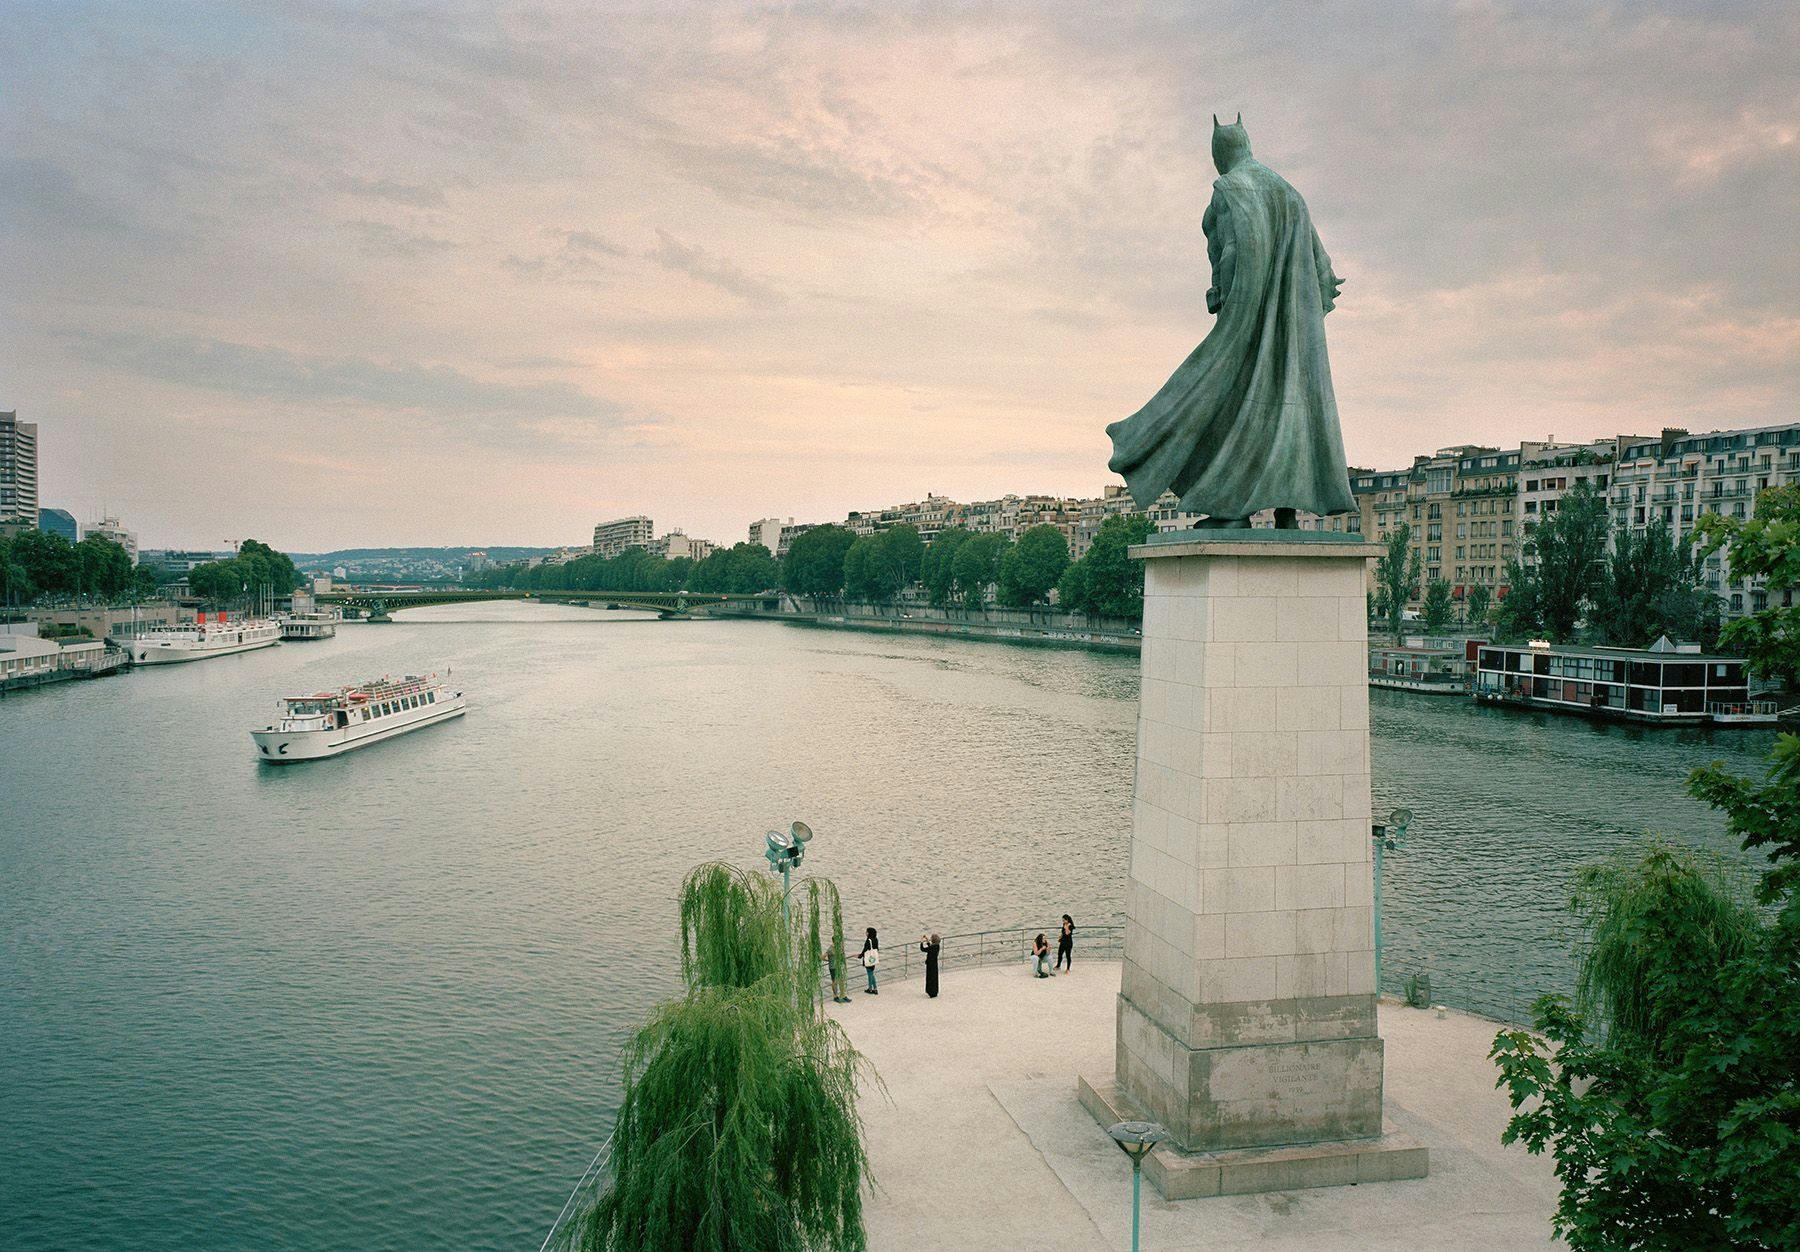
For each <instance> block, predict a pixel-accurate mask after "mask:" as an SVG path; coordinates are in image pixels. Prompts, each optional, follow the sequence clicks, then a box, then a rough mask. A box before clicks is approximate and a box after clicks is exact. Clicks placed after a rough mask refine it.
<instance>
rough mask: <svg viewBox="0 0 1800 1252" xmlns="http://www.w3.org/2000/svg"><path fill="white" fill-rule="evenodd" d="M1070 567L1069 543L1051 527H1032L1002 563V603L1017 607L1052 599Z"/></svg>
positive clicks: (998, 596) (1020, 538)
mask: <svg viewBox="0 0 1800 1252" xmlns="http://www.w3.org/2000/svg"><path fill="white" fill-rule="evenodd" d="M1068 568H1069V541H1068V539H1066V538H1065V537H1064V536H1063V533H1062V531H1061V530H1060V529H1058V528H1057V527H1055V526H1051V525H1048V524H1046V525H1040V526H1032V527H1029V528H1028V529H1027V530H1026V531H1025V533H1024V534H1022V535H1020V536H1019V541H1018V542H1017V543H1015V544H1014V545H1013V546H1012V547H1010V548H1008V549H1007V550H1006V555H1005V556H1004V557H1002V558H1001V560H1000V576H999V584H1000V585H999V591H998V595H997V598H998V599H999V601H1000V603H1002V604H1007V605H1011V606H1013V607H1015V608H1024V607H1027V606H1029V605H1033V604H1039V603H1042V602H1044V601H1046V600H1048V599H1049V598H1050V592H1051V591H1052V590H1054V589H1055V587H1056V585H1057V580H1058V579H1060V578H1061V577H1062V576H1063V571H1064V570H1066V569H1068Z"/></svg>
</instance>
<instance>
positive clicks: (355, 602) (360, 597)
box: [313, 587, 743, 618]
mask: <svg viewBox="0 0 1800 1252" xmlns="http://www.w3.org/2000/svg"><path fill="white" fill-rule="evenodd" d="M740 598H743V597H736V596H722V595H711V594H705V593H701V592H694V591H482V590H475V589H466V588H461V587H447V588H444V589H442V590H422V591H383V590H368V591H357V590H352V589H348V588H346V589H344V590H341V591H339V590H333V591H321V592H318V593H317V594H315V595H314V596H313V599H314V600H315V601H317V602H318V603H320V604H334V605H338V606H340V607H342V608H349V609H363V610H365V611H367V612H368V613H369V614H370V615H371V616H372V617H382V616H385V615H386V614H389V613H395V612H398V611H399V610H401V609H417V608H424V607H425V606H427V605H432V604H476V603H479V602H481V601H484V600H541V601H543V602H545V603H546V604H575V605H580V606H582V607H583V608H596V609H637V610H640V611H642V612H646V613H657V614H660V615H661V616H663V617H666V618H674V617H686V616H688V615H689V614H690V613H693V612H695V611H701V610H705V609H707V608H711V607H712V606H714V605H719V604H724V603H726V602H727V601H731V600H734V599H740Z"/></svg>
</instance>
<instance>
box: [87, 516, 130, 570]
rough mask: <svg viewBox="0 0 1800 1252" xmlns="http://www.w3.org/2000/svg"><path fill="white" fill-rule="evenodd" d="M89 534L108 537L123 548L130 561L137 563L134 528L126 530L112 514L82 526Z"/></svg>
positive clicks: (103, 537)
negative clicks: (89, 524)
mask: <svg viewBox="0 0 1800 1252" xmlns="http://www.w3.org/2000/svg"><path fill="white" fill-rule="evenodd" d="M84 529H85V530H86V532H87V533H88V534H90V535H99V536H100V537H101V538H102V539H110V540H112V541H113V542H114V543H116V544H118V545H119V546H120V547H121V548H123V549H125V553H126V555H127V556H129V557H130V558H131V563H132V564H133V565H136V564H137V563H138V537H137V532H136V531H134V530H126V529H125V524H124V523H123V522H121V521H120V520H119V519H118V518H116V517H114V516H113V515H112V514H110V513H109V514H107V515H106V516H105V517H103V518H101V519H100V520H99V521H97V522H95V523H94V524H93V525H91V526H88V527H85V528H84Z"/></svg>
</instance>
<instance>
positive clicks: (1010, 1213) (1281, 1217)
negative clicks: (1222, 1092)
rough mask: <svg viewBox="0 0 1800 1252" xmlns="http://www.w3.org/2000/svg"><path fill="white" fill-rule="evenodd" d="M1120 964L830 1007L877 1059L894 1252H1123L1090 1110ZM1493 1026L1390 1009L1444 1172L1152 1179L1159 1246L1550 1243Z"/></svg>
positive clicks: (1408, 1111) (1403, 1063)
mask: <svg viewBox="0 0 1800 1252" xmlns="http://www.w3.org/2000/svg"><path fill="white" fill-rule="evenodd" d="M1118 989H1119V966H1118V965H1117V964H1115V963H1092V964H1089V963H1082V964H1078V965H1077V966H1076V967H1075V970H1074V972H1073V973H1072V974H1065V975H1062V976H1061V977H1058V978H1055V979H1051V980H1048V981H1042V980H1039V979H1036V978H1033V977H1032V975H1031V972H1030V970H1029V969H1028V967H1027V966H1026V963H1025V961H1024V959H1023V958H1021V959H1020V960H1019V962H1018V963H1017V964H1016V965H1008V966H997V967H992V968H987V969H974V970H965V971H952V972H947V973H945V975H944V979H943V993H942V995H940V996H939V998H938V999H936V1000H928V999H926V998H925V990H924V984H923V983H922V982H920V981H918V980H913V981H909V982H903V983H889V984H888V985H886V986H884V987H883V988H882V991H881V994H880V995H879V996H868V995H864V994H863V993H862V992H861V991H853V992H852V993H851V995H852V999H853V1003H851V1004H847V1005H835V1006H828V1007H830V1008H831V1009H832V1012H833V1015H834V1016H836V1017H837V1018H838V1020H840V1021H842V1022H843V1023H844V1025H845V1027H846V1028H847V1029H848V1031H849V1033H850V1037H851V1039H852V1041H854V1043H855V1044H856V1046H857V1047H858V1048H859V1049H861V1050H862V1051H863V1053H864V1054H865V1055H867V1056H868V1058H869V1059H870V1060H871V1061H872V1062H873V1063H874V1065H875V1067H876V1069H877V1070H878V1071H879V1073H880V1076H881V1079H882V1082H883V1084H884V1085H885V1088H886V1090H885V1094H884V1093H883V1092H882V1091H880V1090H868V1091H865V1092H864V1093H863V1097H862V1113H863V1117H864V1119H865V1121H866V1123H867V1127H868V1135H869V1150H870V1155H871V1156H872V1158H873V1161H874V1168H875V1185H876V1189H875V1192H874V1194H873V1196H872V1197H871V1198H870V1201H869V1206H868V1230H869V1239H870V1245H871V1246H872V1247H874V1248H876V1249H883V1250H885V1249H896V1250H898V1249H926V1248H944V1249H975V1248H980V1249H989V1248H991V1249H1013V1248H1018V1249H1029V1250H1031V1252H1039V1250H1044V1252H1048V1250H1052V1249H1071V1250H1072V1249H1082V1250H1084V1252H1085V1250H1087V1249H1125V1248H1128V1247H1129V1246H1130V1241H1131V1167H1130V1164H1129V1163H1128V1162H1127V1160H1126V1158H1125V1156H1124V1154H1123V1153H1122V1152H1120V1151H1119V1150H1118V1148H1117V1147H1116V1146H1114V1145H1113V1143H1112V1141H1111V1140H1110V1139H1109V1138H1107V1136H1106V1133H1105V1132H1104V1131H1103V1130H1102V1129H1101V1128H1100V1127H1099V1126H1098V1125H1096V1124H1095V1122H1094V1121H1093V1119H1092V1118H1091V1117H1089V1116H1088V1114H1087V1113H1086V1112H1085V1111H1084V1110H1083V1109H1082V1108H1081V1106H1080V1104H1078V1103H1077V1101H1076V1097H1075V1076H1076V1075H1077V1074H1078V1073H1087V1074H1092V1075H1100V1076H1110V1075H1111V1073H1112V1064H1113V1055H1112V1053H1113V1004H1114V997H1115V996H1116V995H1117V993H1118ZM1496 1029H1497V1027H1496V1026H1495V1024H1494V1023H1493V1022H1490V1021H1487V1020H1485V1019H1483V1018H1478V1017H1472V1016H1469V1015H1467V1014H1463V1013H1454V1012H1453V1013H1451V1014H1450V1015H1449V1016H1448V1018H1447V1019H1446V1020H1444V1021H1438V1020H1437V1019H1436V1017H1435V1016H1434V1015H1433V1014H1431V1013H1429V1012H1421V1011H1418V1010H1414V1009H1409V1008H1405V1007H1402V1006H1397V1005H1388V1004H1384V1005H1383V1006H1382V1008H1381V1033H1382V1035H1383V1036H1384V1037H1385V1038H1386V1040H1387V1117H1388V1120H1389V1121H1390V1122H1392V1123H1394V1125H1395V1126H1397V1127H1398V1128H1399V1129H1401V1130H1404V1131H1406V1132H1408V1133H1410V1134H1412V1135H1413V1136H1415V1137H1416V1138H1418V1139H1419V1140H1421V1141H1422V1142H1424V1143H1425V1144H1426V1145H1427V1146H1428V1147H1429V1148H1430V1149H1431V1176H1430V1177H1429V1178H1425V1179H1420V1180H1418V1181H1415V1182H1392V1183H1371V1184H1366V1185H1364V1186H1360V1187H1331V1188H1320V1189H1315V1190H1307V1191H1291V1192H1279V1193H1272V1194H1267V1195H1253V1196H1227V1197H1221V1198H1217V1199H1209V1200H1183V1201H1180V1202H1178V1203H1169V1202H1167V1201H1165V1200H1163V1199H1162V1198H1161V1197H1160V1196H1158V1195H1157V1194H1156V1193H1155V1191H1154V1189H1153V1188H1151V1187H1150V1186H1149V1185H1148V1183H1146V1184H1145V1187H1144V1219H1143V1220H1144V1232H1143V1246H1144V1248H1145V1249H1146V1250H1147V1252H1148V1250H1150V1249H1174V1248H1202V1247H1204V1248H1209V1249H1214V1248H1237V1247H1248V1246H1256V1247H1259V1248H1263V1247H1274V1248H1283V1249H1289V1248H1292V1249H1299V1248H1317V1249H1327V1248H1329V1249H1338V1248H1357V1249H1376V1248H1381V1249H1388V1248H1391V1249H1409V1250H1422V1249H1439V1248H1442V1249H1451V1248H1471V1249H1474V1248H1479V1249H1491V1248H1508V1249H1511V1248H1544V1247H1555V1246H1558V1245H1557V1244H1556V1243H1555V1241H1553V1240H1552V1239H1551V1238H1550V1214H1551V1212H1552V1210H1553V1209H1554V1208H1555V1205H1556V1180H1555V1177H1554V1175H1553V1174H1552V1172H1551V1163H1550V1161H1549V1160H1548V1158H1534V1157H1532V1156H1530V1155H1528V1154H1527V1153H1526V1152H1525V1151H1524V1149H1522V1148H1516V1147H1515V1148H1502V1147H1501V1146H1500V1132H1501V1130H1502V1128H1503V1127H1504V1126H1505V1123H1506V1119H1507V1116H1508V1114H1509V1110H1508V1108H1507V1104H1506V1099H1505V1097H1504V1096H1503V1095H1502V1094H1501V1093H1500V1092H1498V1091H1496V1090H1495V1089H1494V1077H1495V1071H1494V1068H1493V1066H1492V1065H1491V1064H1490V1063H1489V1062H1488V1060H1487V1059H1486V1057H1487V1051H1488V1048H1489V1046H1490V1045H1491V1044H1492V1043H1493V1038H1494V1032H1495V1031H1496Z"/></svg>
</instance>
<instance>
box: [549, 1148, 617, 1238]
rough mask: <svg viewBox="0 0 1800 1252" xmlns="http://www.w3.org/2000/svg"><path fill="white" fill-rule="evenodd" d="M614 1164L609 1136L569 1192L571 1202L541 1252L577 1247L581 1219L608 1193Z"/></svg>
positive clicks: (554, 1224)
mask: <svg viewBox="0 0 1800 1252" xmlns="http://www.w3.org/2000/svg"><path fill="white" fill-rule="evenodd" d="M611 1161H612V1136H611V1135H608V1136H606V1142H605V1143H603V1144H601V1145H600V1150H599V1151H598V1152H596V1153H594V1159H593V1160H592V1161H590V1162H589V1163H588V1167H587V1169H586V1170H584V1171H583V1172H582V1175H581V1178H580V1180H579V1181H577V1182H576V1184H575V1189H574V1190H573V1191H571V1192H569V1198H568V1199H567V1200H565V1201H563V1206H562V1212H560V1213H558V1214H557V1215H556V1221H555V1222H554V1223H553V1224H552V1225H551V1227H550V1233H549V1234H547V1235H545V1236H544V1242H543V1244H542V1245H541V1246H540V1247H539V1248H538V1252H551V1250H552V1249H557V1250H558V1252H560V1250H561V1249H564V1248H572V1247H574V1246H575V1232H576V1229H577V1228H578V1227H579V1225H580V1219H581V1216H582V1215H583V1214H584V1213H586V1212H587V1211H588V1210H589V1209H591V1208H593V1207H594V1205H595V1204H597V1203H598V1202H599V1200H600V1193H601V1192H602V1191H604V1190H605V1189H606V1183H607V1168H606V1167H607V1166H608V1165H609V1164H610V1163H611Z"/></svg>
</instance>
